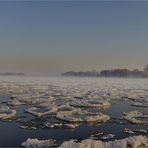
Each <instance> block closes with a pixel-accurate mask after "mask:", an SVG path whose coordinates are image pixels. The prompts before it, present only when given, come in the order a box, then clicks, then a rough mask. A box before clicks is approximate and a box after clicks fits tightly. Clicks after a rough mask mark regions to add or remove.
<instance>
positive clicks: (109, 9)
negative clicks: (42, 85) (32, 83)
mask: <svg viewBox="0 0 148 148" xmlns="http://www.w3.org/2000/svg"><path fill="white" fill-rule="evenodd" d="M147 63H148V2H115V1H114V2H78V1H77V2H74V1H71V2H60V1H59V2H57V1H56V2H51V1H49V2H40V1H38V2H33V1H32V2H0V72H2V71H15V70H17V71H24V72H25V71H27V72H28V71H29V72H30V71H36V72H41V71H42V72H45V73H47V72H49V73H60V72H64V71H68V70H92V69H96V70H101V69H108V68H109V69H111V68H118V67H120V68H132V69H133V68H136V67H137V68H140V69H141V68H143V66H144V65H145V64H147Z"/></svg>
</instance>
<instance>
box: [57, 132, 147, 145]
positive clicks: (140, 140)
mask: <svg viewBox="0 0 148 148" xmlns="http://www.w3.org/2000/svg"><path fill="white" fill-rule="evenodd" d="M147 147H148V138H147V137H143V136H141V135H140V136H133V137H128V138H125V139H121V140H115V141H109V142H102V141H98V140H91V139H86V140H83V141H81V142H76V141H74V140H70V141H66V142H64V143H63V144H62V145H61V146H60V147H59V148H147Z"/></svg>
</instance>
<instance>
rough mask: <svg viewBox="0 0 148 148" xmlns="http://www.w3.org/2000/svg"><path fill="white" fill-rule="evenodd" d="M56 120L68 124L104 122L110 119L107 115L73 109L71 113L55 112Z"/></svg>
mask: <svg viewBox="0 0 148 148" xmlns="http://www.w3.org/2000/svg"><path fill="white" fill-rule="evenodd" d="M56 117H57V118H58V119H61V120H64V121H68V122H97V123H100V122H106V121H108V120H109V119H110V117H109V116H108V115H105V114H102V113H91V112H88V111H84V110H81V109H74V110H72V111H59V112H57V116H56Z"/></svg>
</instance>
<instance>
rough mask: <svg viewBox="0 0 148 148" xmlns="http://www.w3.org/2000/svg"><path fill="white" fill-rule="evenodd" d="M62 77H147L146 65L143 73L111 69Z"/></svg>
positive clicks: (64, 74) (67, 73) (136, 70)
mask: <svg viewBox="0 0 148 148" xmlns="http://www.w3.org/2000/svg"><path fill="white" fill-rule="evenodd" d="M62 76H78V77H148V65H146V66H145V67H144V69H143V71H140V70H139V69H134V70H129V69H111V70H102V71H100V72H99V71H96V70H92V71H79V72H76V71H68V72H65V73H63V74H62Z"/></svg>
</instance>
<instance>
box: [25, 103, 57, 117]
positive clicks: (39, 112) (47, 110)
mask: <svg viewBox="0 0 148 148" xmlns="http://www.w3.org/2000/svg"><path fill="white" fill-rule="evenodd" d="M25 111H26V112H28V113H30V114H32V115H35V116H37V117H41V116H45V115H49V114H51V113H55V112H56V111H57V107H56V106H55V105H50V104H40V105H37V106H35V107H31V108H29V109H26V110H25Z"/></svg>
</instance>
